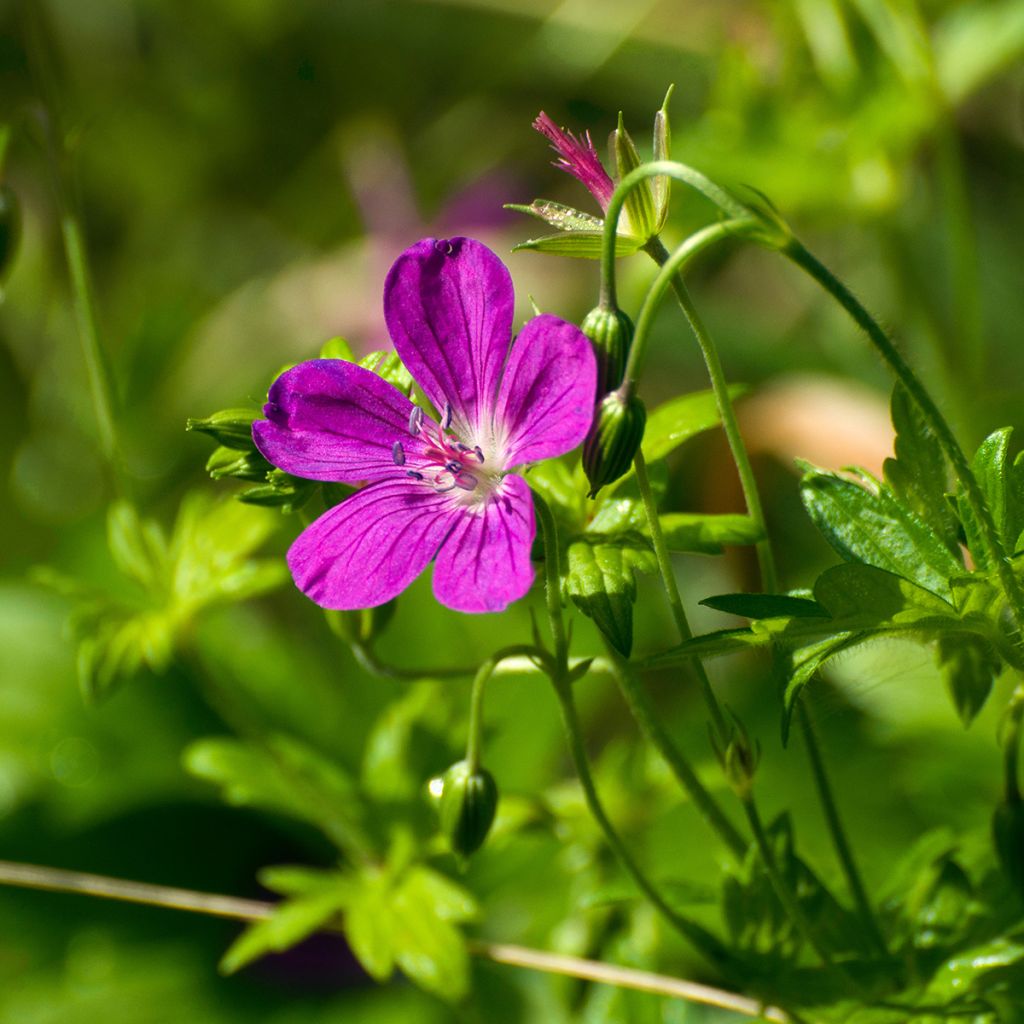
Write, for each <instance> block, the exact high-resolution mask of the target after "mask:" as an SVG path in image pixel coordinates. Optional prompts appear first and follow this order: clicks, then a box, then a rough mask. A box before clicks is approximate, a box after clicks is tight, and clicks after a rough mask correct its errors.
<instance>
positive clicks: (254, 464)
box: [206, 446, 273, 480]
mask: <svg viewBox="0 0 1024 1024" xmlns="http://www.w3.org/2000/svg"><path fill="white" fill-rule="evenodd" d="M271 469H273V467H272V466H271V465H270V463H269V462H267V460H266V459H265V458H263V456H262V455H260V453H259V452H258V451H256V450H255V449H254V450H253V451H251V452H240V451H238V450H237V449H236V448H226V447H223V446H222V447H220V448H214V450H213V454H212V455H211V456H210V457H209V459H207V460H206V472H207V473H209V474H210V476H211V477H213V479H214V480H223V479H224V478H225V477H234V478H235V479H237V480H266V478H267V474H268V473H269V472H270V471H271Z"/></svg>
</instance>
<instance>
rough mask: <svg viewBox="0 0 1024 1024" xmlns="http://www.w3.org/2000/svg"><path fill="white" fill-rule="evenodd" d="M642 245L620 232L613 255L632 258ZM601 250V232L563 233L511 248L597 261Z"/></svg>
mask: <svg viewBox="0 0 1024 1024" xmlns="http://www.w3.org/2000/svg"><path fill="white" fill-rule="evenodd" d="M643 244H644V239H642V238H637V237H635V236H634V235H631V234H630V235H624V234H622V233H621V232H620V233H619V234H617V235H616V236H615V255H616V256H632V255H633V254H634V253H636V252H639V251H640V248H641V247H642V246H643ZM603 249H604V233H603V232H601V231H563V232H560V233H559V234H557V235H543V236H542V237H541V238H529V239H527V240H526V241H525V242H520V243H519V244H518V245H515V246H513V247H512V251H513V252H520V251H522V250H527V251H529V252H546V253H551V254H552V255H554V256H573V257H575V258H577V259H584V260H599V259H600V258H601V253H602V251H603Z"/></svg>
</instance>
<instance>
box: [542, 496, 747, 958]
mask: <svg viewBox="0 0 1024 1024" xmlns="http://www.w3.org/2000/svg"><path fill="white" fill-rule="evenodd" d="M534 507H535V508H536V510H537V518H538V520H539V521H540V527H541V535H542V537H543V541H544V577H545V580H544V582H545V597H546V603H547V611H548V620H549V628H550V630H551V637H552V640H553V643H554V654H553V656H552V657H550V658H548V659H546V664H547V666H548V669H549V675H550V678H551V682H552V684H553V686H554V689H555V694H556V696H557V698H558V703H559V707H560V709H561V712H562V721H563V724H564V726H565V732H566V737H567V739H568V743H569V753H570V755H571V757H572V760H573V765H574V767H575V769H576V774H577V776H578V778H579V781H580V786H581V787H582V788H583V795H584V798H585V799H586V802H587V808H588V809H589V811H590V814H591V816H592V817H593V819H594V821H595V822H597V825H598V827H599V828H600V829H601V831H602V833H603V834H604V837H605V840H606V842H607V843H608V845H609V846H610V847H611V848H612V850H613V851H614V852H615V854H616V856H617V857H618V858H619V860H620V862H621V863H622V866H623V867H624V868H625V869H626V871H627V872H628V874H629V876H630V877H631V878H632V879H633V881H634V882H635V883H636V886H637V888H639V889H640V891H641V892H642V893H643V894H644V895H645V896H646V897H647V899H648V900H650V902H651V903H652V904H653V905H654V907H655V908H656V909H657V910H658V912H659V913H660V914H661V915H662V917H664V918H665V920H666V921H667V922H668V923H669V924H670V925H672V927H673V928H675V929H676V931H678V932H679V933H680V934H681V935H682V936H683V937H684V938H686V939H687V940H688V941H689V942H690V943H691V944H692V945H693V946H694V948H696V949H697V950H698V951H699V952H701V953H702V954H703V955H704V956H705V957H707V959H708V960H709V961H710V962H711V963H712V964H714V965H715V966H716V967H717V968H719V969H720V970H723V971H727V970H729V968H730V966H731V965H732V963H733V958H732V956H731V954H730V953H729V951H728V949H727V948H726V947H725V946H724V945H723V944H722V942H721V941H720V940H719V939H717V938H716V937H715V936H714V935H712V933H711V932H709V931H708V930H707V929H706V928H704V927H703V926H702V925H700V924H698V923H697V922H696V921H692V920H690V919H689V918H687V917H685V916H683V915H682V914H680V913H678V912H677V911H676V910H674V909H673V908H672V907H671V906H670V905H669V903H668V902H667V900H666V899H665V897H664V896H663V895H662V894H661V892H660V891H659V890H658V888H657V887H656V886H655V884H654V883H653V882H652V881H651V880H650V879H649V878H648V877H647V875H646V873H645V872H644V871H643V869H642V868H641V867H640V865H639V864H638V863H637V861H636V860H635V859H634V857H633V855H632V853H630V851H629V848H628V847H627V846H626V844H625V843H624V842H623V840H622V837H621V836H620V835H619V833H618V832H617V831H616V829H615V826H614V825H613V824H612V822H611V819H610V818H609V817H608V814H607V812H606V811H605V809H604V804H603V803H602V802H601V798H600V796H599V794H598V792H597V786H596V785H595V783H594V777H593V775H592V774H591V771H590V762H589V759H588V757H587V751H586V747H585V745H584V742H583V730H582V727H581V725H580V720H579V714H578V712H577V710H576V699H575V696H574V694H573V681H572V678H571V676H570V674H569V671H568V639H567V633H566V629H565V620H564V618H563V615H562V597H561V572H560V570H559V548H558V528H557V526H556V525H555V520H554V517H553V516H552V514H551V510H550V509H549V508H548V505H547V502H546V501H545V500H544V499H543V498H542V497H541V496H540V495H539V494H537V493H536V492H534Z"/></svg>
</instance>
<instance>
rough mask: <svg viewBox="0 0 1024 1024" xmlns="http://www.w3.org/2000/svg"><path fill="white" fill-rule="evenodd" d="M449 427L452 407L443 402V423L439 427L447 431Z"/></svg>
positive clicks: (448, 403)
mask: <svg viewBox="0 0 1024 1024" xmlns="http://www.w3.org/2000/svg"><path fill="white" fill-rule="evenodd" d="M451 425H452V406H451V403H450V402H445V403H444V421H443V422H442V424H441V426H442V427H443V428H444V429H445V430H448V428H449V427H451Z"/></svg>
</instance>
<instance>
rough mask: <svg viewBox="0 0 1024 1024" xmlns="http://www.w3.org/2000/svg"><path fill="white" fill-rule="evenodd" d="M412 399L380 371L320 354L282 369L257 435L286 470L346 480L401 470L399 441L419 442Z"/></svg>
mask: <svg viewBox="0 0 1024 1024" xmlns="http://www.w3.org/2000/svg"><path fill="white" fill-rule="evenodd" d="M412 407H413V406H412V402H410V401H409V399H408V398H406V397H405V395H403V394H402V393H401V391H399V390H398V389H397V388H395V387H393V386H392V385H391V384H388V383H387V381H384V380H381V378H380V377H378V376H377V375H376V374H374V373H371V372H370V371H369V370H364V369H363V368H362V367H361V366H356V365H355V364H353V363H347V362H345V361H344V360H342V359H314V360H311V361H310V362H308V363H300V364H299V365H298V366H293V367H292V368H291V369H290V370H288V371H286V372H285V373H282V374H281V376H280V377H278V378H277V380H276V381H274V384H273V386H272V387H271V389H270V395H269V399H268V401H267V404H266V406H265V407H264V410H263V411H264V414H265V415H266V417H267V418H266V419H265V420H257V422H256V423H254V424H253V429H252V436H253V440H254V441H255V442H256V447H257V448H259V450H260V452H262V454H263V456H264V457H265V458H266V460H267V461H268V462H270V463H273V465H275V466H277V467H278V468H280V469H283V470H284V471H285V472H286V473H291V474H292V475H293V476H301V477H305V478H307V479H309V480H334V481H338V482H340V483H359V482H360V481H362V480H369V481H371V482H372V481H376V480H382V479H384V478H385V477H389V476H395V475H396V474H397V473H399V472H400V471H398V470H396V469H395V464H394V459H393V456H392V447H393V445H394V443H395V442H396V441H401V442H402V444H403V445H407V444H408V445H410V446H412V447H413V448H414V449H415V448H416V447H417V442H416V441H415V439H414V438H413V437H411V435H410V434H409V414H410V413H411V412H412Z"/></svg>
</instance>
